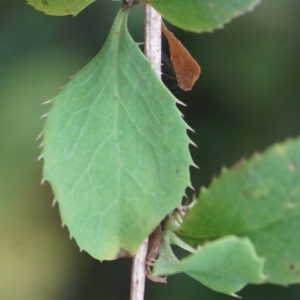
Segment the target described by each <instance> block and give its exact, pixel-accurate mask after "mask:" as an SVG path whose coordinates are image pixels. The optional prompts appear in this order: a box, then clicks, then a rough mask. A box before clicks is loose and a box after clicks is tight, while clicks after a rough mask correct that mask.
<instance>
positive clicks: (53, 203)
mask: <svg viewBox="0 0 300 300" xmlns="http://www.w3.org/2000/svg"><path fill="white" fill-rule="evenodd" d="M56 203H57V201H56V199H53V201H52V207H54V206H55V204H56Z"/></svg>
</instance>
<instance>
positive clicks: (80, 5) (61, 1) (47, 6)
mask: <svg viewBox="0 0 300 300" xmlns="http://www.w3.org/2000/svg"><path fill="white" fill-rule="evenodd" d="M94 1H95V0H27V2H28V3H29V4H30V5H32V6H34V7H35V8H36V9H37V10H40V11H43V12H44V13H46V14H47V15H53V16H65V15H74V16H75V15H77V14H78V13H80V12H81V11H82V10H83V9H84V8H86V7H87V6H88V5H90V4H91V3H92V2H94Z"/></svg>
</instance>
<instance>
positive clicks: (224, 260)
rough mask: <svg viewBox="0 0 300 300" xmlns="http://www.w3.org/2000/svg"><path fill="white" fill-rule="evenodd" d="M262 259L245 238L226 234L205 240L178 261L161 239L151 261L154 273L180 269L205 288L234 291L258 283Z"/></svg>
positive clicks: (262, 278)
mask: <svg viewBox="0 0 300 300" xmlns="http://www.w3.org/2000/svg"><path fill="white" fill-rule="evenodd" d="M263 267H264V260H263V259H261V258H259V257H258V256H257V254H256V252H255V248H254V246H253V244H252V243H251V242H250V241H249V240H248V239H243V238H239V237H236V236H226V237H224V238H221V239H219V240H216V241H213V242H208V243H206V244H205V245H204V246H203V247H202V248H201V249H200V250H198V251H197V252H196V253H195V254H191V255H189V256H187V257H186V258H184V259H182V260H181V261H178V260H177V258H176V257H175V256H174V254H173V252H172V249H171V247H170V244H169V243H168V242H167V241H165V242H164V244H163V246H162V250H161V253H160V256H159V258H158V260H157V261H156V262H155V266H154V274H155V275H171V274H176V273H181V272H184V273H186V274H188V275H189V276H191V277H193V278H195V279H196V280H198V281H200V282H201V283H203V284H204V285H206V286H208V287H209V288H211V289H213V290H215V291H218V292H222V293H225V294H229V295H234V293H236V292H237V291H239V290H241V289H242V288H243V287H244V286H245V285H247V284H249V283H254V284H258V283H262V282H263V281H264V280H265V276H264V275H263Z"/></svg>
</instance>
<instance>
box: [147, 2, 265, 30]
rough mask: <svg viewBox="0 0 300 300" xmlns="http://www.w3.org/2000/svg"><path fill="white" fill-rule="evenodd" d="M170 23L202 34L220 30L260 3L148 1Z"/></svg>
mask: <svg viewBox="0 0 300 300" xmlns="http://www.w3.org/2000/svg"><path fill="white" fill-rule="evenodd" d="M147 2H149V3H151V4H152V5H153V7H154V8H155V9H156V10H157V11H158V12H159V13H160V14H161V15H162V16H163V17H164V18H165V19H166V20H168V21H169V22H170V23H172V24H174V25H176V26H178V27H180V28H182V29H186V30H190V31H195V32H203V31H211V30H213V29H217V28H221V27H222V26H223V25H224V24H226V23H228V22H229V21H230V20H231V19H233V18H235V17H238V16H240V15H242V14H244V13H246V12H248V11H250V10H253V8H254V7H255V6H256V5H258V4H259V3H260V0H184V1H182V0H148V1H147Z"/></svg>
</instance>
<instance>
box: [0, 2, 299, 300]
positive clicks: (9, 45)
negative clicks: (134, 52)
mask: <svg viewBox="0 0 300 300" xmlns="http://www.w3.org/2000/svg"><path fill="white" fill-rule="evenodd" d="M119 7H120V2H112V1H110V0H98V1H96V2H95V3H93V4H92V5H90V6H89V7H88V8H87V9H85V10H84V11H83V12H81V13H80V14H79V15H78V16H77V17H71V16H67V17H51V16H46V15H44V14H43V13H41V12H38V11H36V10H34V9H33V8H32V7H30V6H29V5H26V3H25V0H0V143H1V145H0V300H19V299H20V300H21V299H22V300H27V299H28V300H29V299H30V300H54V299H55V300H71V299H72V300H77V299H86V300H94V299H104V300H106V299H108V300H109V299H128V297H129V285H130V271H131V270H130V269H131V261H130V259H123V260H118V261H114V262H104V263H102V264H101V263H100V262H98V261H96V260H94V259H92V258H91V257H89V256H88V255H87V254H86V253H79V251H78V247H77V246H76V244H75V242H74V241H70V240H69V236H68V230H67V229H66V228H64V229H63V228H62V227H61V222H60V218H59V212H58V209H57V206H56V207H55V208H51V205H52V198H53V196H52V194H51V189H50V187H49V185H48V184H45V185H44V186H41V185H40V181H41V178H42V163H41V162H37V157H38V155H39V153H40V150H39V149H38V145H39V142H36V141H35V137H36V136H37V135H38V134H39V133H40V132H41V130H42V126H43V123H44V120H41V119H40V116H41V115H42V114H44V113H46V112H47V110H48V109H49V107H47V106H42V105H41V103H42V102H44V101H46V100H48V99H51V98H52V97H53V96H55V95H56V94H57V90H58V88H59V87H60V86H62V85H64V84H66V83H67V82H68V80H69V77H70V76H71V75H73V74H74V73H76V72H77V71H78V70H80V68H82V67H83V66H84V65H85V64H86V63H87V62H88V61H89V60H91V59H92V57H93V56H94V55H96V53H97V52H98V51H99V50H100V48H101V47H102V45H103V43H104V41H105V38H106V36H107V34H108V32H109V29H110V26H111V24H112V22H113V20H114V17H115V15H116V13H117V10H118V9H119ZM299 16H300V2H299V1H296V0H264V1H263V2H262V4H261V5H260V6H259V7H258V8H257V9H256V10H255V11H254V12H252V13H249V14H247V15H245V16H244V17H241V18H238V19H235V20H234V21H233V22H232V23H230V24H228V25H226V26H225V29H224V30H217V31H215V32H214V33H205V34H195V33H188V32H184V31H183V30H179V29H176V28H174V27H172V26H170V27H169V29H170V30H172V31H174V32H175V33H176V35H177V37H178V38H179V39H180V40H181V41H182V42H183V44H184V45H185V46H186V47H187V48H188V49H189V50H190V52H191V53H192V55H193V56H194V57H195V58H196V59H197V60H198V62H199V63H200V64H201V67H202V75H201V77H200V80H199V81H198V82H197V83H196V86H195V87H194V89H193V91H191V92H188V93H184V92H180V91H179V89H178V88H176V87H175V83H173V88H174V91H175V93H176V96H177V97H178V98H179V99H180V100H182V101H183V102H185V103H187V107H186V108H181V109H182V111H183V113H184V114H185V119H186V121H187V123H188V124H189V125H190V126H191V127H193V128H194V129H195V130H196V133H195V134H191V137H192V139H193V140H194V141H195V142H196V144H197V145H198V148H197V149H195V148H192V149H191V151H192V155H193V158H194V160H195V162H196V163H197V164H198V165H199V166H200V170H192V182H193V185H194V186H195V187H196V191H197V190H198V189H199V186H201V185H206V186H207V185H208V184H209V182H210V180H211V178H212V177H213V176H214V175H217V174H218V173H219V170H220V168H221V167H222V166H224V165H227V166H230V165H232V164H233V163H234V162H235V161H237V160H238V159H240V158H241V157H249V156H250V155H251V154H252V153H253V152H255V151H262V150H263V149H265V148H266V147H267V146H269V145H271V144H273V143H275V142H278V141H281V140H284V139H286V138H288V137H296V136H298V135H299V133H300V117H299V112H300V99H299V95H300V80H299V79H300V74H299V73H300V18H299ZM129 23H130V24H129V28H130V32H131V33H132V35H133V37H134V38H135V40H136V41H137V42H141V41H142V40H143V10H142V6H141V5H139V7H135V8H133V10H132V13H131V14H130V20H129ZM164 52H165V53H168V49H167V48H165V50H164ZM190 194H191V193H190ZM299 254H300V252H299ZM240 295H241V296H242V297H243V298H244V299H248V300H254V299H255V300H264V299H275V300H276V299H285V300H294V299H295V300H296V299H297V300H298V299H300V286H296V285H295V286H290V287H279V286H271V285H262V286H248V287H246V288H245V289H244V290H243V291H242V292H240ZM146 299H149V300H150V299H157V300H160V299H172V300H181V299H191V300H193V299H202V300H208V299H209V300H222V299H224V300H225V299H230V297H227V296H224V295H221V294H218V293H215V292H212V291H210V290H209V289H207V288H206V287H203V286H202V285H201V284H199V283H197V282H196V281H195V280H193V279H191V278H188V277H187V276H184V275H176V276H173V277H169V279H168V284H167V285H163V284H155V283H152V282H147V287H146Z"/></svg>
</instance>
